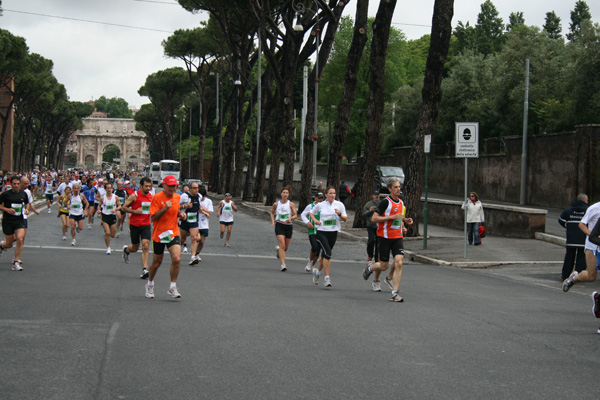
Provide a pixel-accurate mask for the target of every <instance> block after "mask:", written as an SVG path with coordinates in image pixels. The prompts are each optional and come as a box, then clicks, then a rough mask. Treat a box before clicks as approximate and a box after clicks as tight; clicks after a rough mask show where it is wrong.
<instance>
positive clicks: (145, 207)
mask: <svg viewBox="0 0 600 400" xmlns="http://www.w3.org/2000/svg"><path fill="white" fill-rule="evenodd" d="M142 214H150V202H149V201H144V202H142Z"/></svg>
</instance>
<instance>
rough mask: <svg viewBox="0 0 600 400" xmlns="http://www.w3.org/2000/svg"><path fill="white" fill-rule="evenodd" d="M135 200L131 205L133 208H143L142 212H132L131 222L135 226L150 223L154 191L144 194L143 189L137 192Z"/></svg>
mask: <svg viewBox="0 0 600 400" xmlns="http://www.w3.org/2000/svg"><path fill="white" fill-rule="evenodd" d="M135 197H136V199H135V201H134V202H133V204H132V205H131V208H132V209H133V210H137V209H140V208H142V214H131V215H130V216H129V223H130V224H131V225H133V226H138V227H139V226H146V225H150V204H151V203H152V193H150V192H148V194H146V195H144V193H142V191H141V190H138V191H137V192H135Z"/></svg>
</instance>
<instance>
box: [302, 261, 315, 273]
mask: <svg viewBox="0 0 600 400" xmlns="http://www.w3.org/2000/svg"><path fill="white" fill-rule="evenodd" d="M312 267H313V263H312V261H310V260H308V262H307V263H306V267H304V270H305V271H306V272H308V273H310V272H311V271H312Z"/></svg>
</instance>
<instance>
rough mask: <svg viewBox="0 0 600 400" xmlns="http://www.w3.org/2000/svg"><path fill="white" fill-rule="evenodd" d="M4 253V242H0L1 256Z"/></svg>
mask: <svg viewBox="0 0 600 400" xmlns="http://www.w3.org/2000/svg"><path fill="white" fill-rule="evenodd" d="M2 253H4V247H2V244H0V256H1V255H2Z"/></svg>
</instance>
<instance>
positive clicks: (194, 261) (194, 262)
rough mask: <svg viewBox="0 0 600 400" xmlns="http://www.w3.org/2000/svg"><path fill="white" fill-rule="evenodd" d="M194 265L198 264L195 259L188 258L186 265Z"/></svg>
mask: <svg viewBox="0 0 600 400" xmlns="http://www.w3.org/2000/svg"><path fill="white" fill-rule="evenodd" d="M196 264H198V263H197V262H196V257H195V256H192V258H190V262H189V263H188V265H196Z"/></svg>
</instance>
